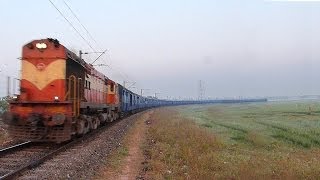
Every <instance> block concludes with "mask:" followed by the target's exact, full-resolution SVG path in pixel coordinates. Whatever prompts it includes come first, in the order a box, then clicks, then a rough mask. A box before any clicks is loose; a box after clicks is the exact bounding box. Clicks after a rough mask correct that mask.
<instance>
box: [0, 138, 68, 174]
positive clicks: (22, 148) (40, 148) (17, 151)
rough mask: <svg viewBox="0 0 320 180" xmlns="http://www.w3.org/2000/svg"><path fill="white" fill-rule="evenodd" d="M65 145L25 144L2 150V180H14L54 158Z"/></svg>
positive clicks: (0, 169) (0, 151)
mask: <svg viewBox="0 0 320 180" xmlns="http://www.w3.org/2000/svg"><path fill="white" fill-rule="evenodd" d="M61 147H64V146H63V145H57V144H48V143H35V142H24V143H21V144H17V145H14V146H10V147H7V148H4V149H1V150H0V165H1V166H0V179H1V180H2V179H12V178H14V177H16V176H17V175H19V174H20V173H21V172H23V171H25V170H27V169H29V168H32V167H35V166H37V165H39V164H41V163H42V162H43V161H44V160H46V159H47V158H50V156H51V157H52V155H53V153H54V152H57V151H58V150H59V149H60V148H61Z"/></svg>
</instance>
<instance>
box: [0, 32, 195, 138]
mask: <svg viewBox="0 0 320 180" xmlns="http://www.w3.org/2000/svg"><path fill="white" fill-rule="evenodd" d="M186 103H192V102H188V101H168V100H159V99H155V98H146V97H142V96H140V95H137V94H135V93H133V92H132V91H130V90H129V89H126V88H125V87H123V86H122V85H120V84H118V83H116V82H115V81H113V80H111V79H109V78H108V77H107V76H105V75H104V74H102V73H100V72H99V71H97V70H96V69H95V68H94V67H93V66H92V64H88V63H86V62H85V61H84V60H83V59H81V58H80V57H78V56H77V55H76V54H74V53H73V52H72V51H70V50H68V49H67V48H66V47H64V46H63V45H62V44H60V43H59V41H58V40H56V39H51V38H48V39H41V40H34V41H32V42H29V43H27V44H26V45H24V46H23V48H22V59H21V79H20V95H19V96H16V97H14V98H13V99H12V100H11V101H10V102H9V104H10V107H9V111H8V112H6V113H5V114H4V116H3V119H4V122H5V123H6V124H8V131H9V134H10V136H12V137H14V138H16V139H21V140H31V141H51V142H63V141H68V140H70V139H71V138H72V137H73V136H76V135H83V134H86V133H88V132H89V131H90V130H94V129H97V127H98V126H100V124H105V123H107V122H112V121H114V120H116V119H118V118H120V117H122V116H124V115H126V114H130V113H134V112H137V111H141V110H144V109H147V108H151V107H157V106H164V105H175V104H186Z"/></svg>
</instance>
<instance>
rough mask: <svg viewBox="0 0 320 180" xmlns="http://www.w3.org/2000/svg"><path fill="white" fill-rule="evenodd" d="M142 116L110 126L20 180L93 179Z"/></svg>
mask: <svg viewBox="0 0 320 180" xmlns="http://www.w3.org/2000/svg"><path fill="white" fill-rule="evenodd" d="M140 115H141V113H138V114H135V115H132V116H130V117H127V118H125V119H122V120H119V121H117V122H114V123H112V124H109V125H107V126H108V127H107V128H106V129H105V130H104V131H102V132H101V133H97V134H94V135H90V134H89V135H87V136H89V137H88V138H87V139H85V140H84V141H83V142H82V143H78V144H76V145H74V146H73V147H71V148H69V149H67V150H66V151H64V152H62V153H60V154H58V155H57V156H55V157H54V158H52V159H50V160H48V161H46V162H44V163H43V164H42V165H40V166H38V167H36V168H34V169H31V170H29V171H26V172H25V173H23V175H22V176H21V177H19V179H92V178H93V177H94V176H95V175H96V174H97V173H98V172H97V171H98V170H99V167H101V165H103V164H105V163H106V160H107V158H108V155H110V153H111V152H112V151H113V150H114V149H116V148H117V147H119V146H120V145H121V144H120V142H121V141H122V139H123V137H124V135H125V134H126V133H127V130H128V129H129V127H131V126H132V125H133V124H134V123H135V121H136V119H137V117H139V116H140Z"/></svg>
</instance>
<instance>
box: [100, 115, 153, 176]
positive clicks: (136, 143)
mask: <svg viewBox="0 0 320 180" xmlns="http://www.w3.org/2000/svg"><path fill="white" fill-rule="evenodd" d="M152 113H153V110H149V111H146V112H144V113H143V114H142V115H141V116H140V117H139V119H138V120H137V121H136V123H135V125H134V126H133V127H132V128H131V129H130V130H129V132H128V133H127V135H126V137H125V138H124V140H123V142H122V146H121V147H120V148H118V150H117V151H116V152H114V153H113V154H112V157H111V158H109V159H108V160H107V164H106V166H105V167H103V168H101V170H100V173H99V175H98V176H97V177H96V179H139V173H140V171H141V169H142V166H143V162H144V155H143V150H142V148H141V147H142V146H143V144H144V141H145V135H146V131H147V126H148V120H149V119H150V117H151V115H152Z"/></svg>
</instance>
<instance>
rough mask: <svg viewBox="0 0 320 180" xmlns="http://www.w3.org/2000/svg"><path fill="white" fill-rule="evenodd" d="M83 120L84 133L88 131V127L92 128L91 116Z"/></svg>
mask: <svg viewBox="0 0 320 180" xmlns="http://www.w3.org/2000/svg"><path fill="white" fill-rule="evenodd" d="M85 121H86V123H85V128H84V133H85V134H87V133H88V132H89V131H90V129H92V120H91V118H87V119H86V120H85Z"/></svg>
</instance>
